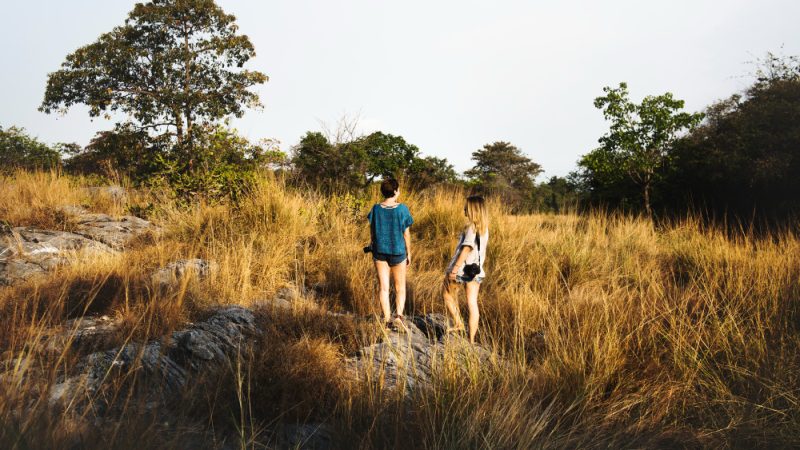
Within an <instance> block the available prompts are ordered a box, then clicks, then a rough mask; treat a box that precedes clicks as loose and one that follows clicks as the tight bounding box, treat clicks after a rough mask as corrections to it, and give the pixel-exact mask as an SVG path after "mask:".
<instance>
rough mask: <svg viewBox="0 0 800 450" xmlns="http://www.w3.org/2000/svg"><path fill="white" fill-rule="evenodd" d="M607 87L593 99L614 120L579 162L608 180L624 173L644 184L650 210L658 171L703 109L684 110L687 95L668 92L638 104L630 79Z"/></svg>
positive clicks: (640, 184) (650, 212) (643, 193)
mask: <svg viewBox="0 0 800 450" xmlns="http://www.w3.org/2000/svg"><path fill="white" fill-rule="evenodd" d="M603 92H604V93H605V95H604V96H601V97H597V98H596V99H595V101H594V105H595V107H596V108H598V109H601V110H602V111H603V116H604V117H605V118H606V120H608V121H609V122H610V123H611V125H610V128H609V131H608V133H606V134H605V135H604V136H603V137H601V138H600V139H599V141H598V142H599V143H600V147H598V148H597V149H596V150H594V151H592V152H590V153H589V154H588V155H586V156H584V157H583V158H582V160H581V162H580V165H581V166H582V167H583V168H584V169H586V170H588V171H589V172H590V173H594V174H597V175H598V176H602V177H603V178H605V179H606V180H607V181H608V182H619V181H620V179H621V178H622V177H623V174H624V175H626V176H627V177H629V178H630V179H631V180H632V181H633V182H634V183H635V184H636V186H638V188H639V189H640V192H641V195H642V201H643V205H644V209H645V212H646V213H647V214H648V215H649V216H652V206H651V198H650V197H651V191H652V188H653V184H654V183H655V181H656V177H657V175H658V173H659V171H660V170H661V169H663V168H664V166H665V165H666V164H667V163H668V159H669V156H670V149H671V148H672V145H673V143H674V142H675V140H676V138H678V136H679V134H680V133H681V132H683V131H685V130H692V129H693V128H694V127H696V126H697V125H698V124H699V123H700V122H701V121H702V119H703V114H701V113H695V114H692V113H687V112H684V111H682V110H683V107H684V102H683V100H678V99H675V98H674V97H673V95H672V94H671V93H669V92H667V93H665V94H662V95H659V96H648V97H645V98H644V99H643V100H642V102H641V103H639V104H637V103H634V102H632V101H631V100H630V97H629V94H628V85H627V84H626V83H620V84H619V86H618V87H616V88H612V87H605V88H603ZM601 181H602V180H601ZM600 184H601V185H602V184H603V183H600Z"/></svg>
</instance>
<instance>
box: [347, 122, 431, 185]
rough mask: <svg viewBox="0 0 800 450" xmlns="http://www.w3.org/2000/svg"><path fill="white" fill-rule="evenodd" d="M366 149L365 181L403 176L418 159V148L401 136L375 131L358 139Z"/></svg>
mask: <svg viewBox="0 0 800 450" xmlns="http://www.w3.org/2000/svg"><path fill="white" fill-rule="evenodd" d="M359 142H360V143H361V145H363V146H364V148H365V149H366V152H365V153H366V158H367V161H366V162H367V183H371V182H372V181H373V180H374V179H375V178H377V177H387V176H390V177H395V178H403V177H404V175H405V174H407V173H408V170H409V169H410V168H411V167H412V166H413V165H414V162H415V161H416V160H417V159H419V149H418V148H417V146H416V145H411V144H409V143H407V142H406V140H405V139H403V137H402V136H394V135H391V134H385V133H381V132H380V131H376V132H375V133H372V134H370V135H369V136H367V137H365V138H362V139H360V140H359Z"/></svg>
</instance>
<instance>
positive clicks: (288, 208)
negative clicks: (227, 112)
mask: <svg viewBox="0 0 800 450" xmlns="http://www.w3.org/2000/svg"><path fill="white" fill-rule="evenodd" d="M85 183H86V180H82V179H75V178H68V177H64V176H59V175H54V174H48V173H36V174H28V173H18V174H16V175H14V176H12V177H7V178H4V179H2V180H0V219H3V220H6V221H8V222H9V223H10V224H11V225H13V226H25V225H31V226H37V227H44V228H48V229H69V228H70V226H71V225H70V223H69V220H68V219H65V218H64V217H63V215H61V214H59V213H58V210H57V207H58V206H59V205H64V204H82V205H84V206H86V207H88V208H89V209H91V210H94V211H98V212H109V213H112V214H121V213H125V212H126V211H129V210H134V211H139V212H141V211H145V212H146V213H147V215H148V219H150V220H152V221H154V222H155V223H157V224H158V225H159V226H160V227H162V229H163V233H162V234H161V235H160V236H156V237H153V238H149V239H143V240H141V241H140V242H137V243H136V244H135V245H134V246H133V248H131V249H129V250H128V251H126V252H125V253H123V254H120V255H117V256H109V257H105V258H95V259H92V260H86V261H81V262H80V263H78V264H75V265H72V266H65V267H63V268H61V269H59V270H57V271H56V272H54V273H52V274H51V275H50V276H48V277H46V278H43V279H41V280H37V281H35V282H31V283H27V284H25V285H19V286H14V287H6V288H0V310H2V322H3V326H2V327H0V352H1V353H2V358H0V359H2V360H4V361H6V362H5V363H4V368H3V369H4V370H6V373H5V375H3V376H2V378H0V421H2V423H3V427H2V429H0V447H3V448H13V447H17V448H64V447H67V446H74V447H77V448H84V447H86V448H101V447H102V448H108V447H109V446H110V447H115V448H138V449H141V448H149V447H164V448H174V447H176V446H185V445H189V444H187V443H192V442H195V443H197V442H202V443H203V445H204V446H209V447H213V446H221V445H222V442H221V440H219V439H222V438H220V436H228V438H227V439H228V445H230V442H231V438H230V436H235V437H236V439H235V445H234V447H239V446H241V447H243V448H251V447H252V448H260V446H261V445H265V444H269V443H270V442H271V439H272V438H273V437H274V433H275V432H274V430H275V429H276V427H278V424H281V423H291V422H325V423H327V424H329V425H330V426H331V427H332V429H333V430H334V435H335V436H336V440H337V443H338V445H340V446H342V447H346V448H352V447H360V448H370V447H398V448H415V447H422V448H564V447H569V448H575V447H603V448H606V447H614V448H617V447H621V448H632V447H635V448H643V447H645V448H651V447H798V446H800V405H799V404H798V402H800V237H798V236H797V235H796V234H793V233H792V232H782V233H777V234H774V235H771V236H760V237H756V236H753V235H749V234H747V233H740V234H738V235H731V234H730V233H724V232H721V231H716V230H713V229H707V228H704V227H703V226H702V225H701V224H700V222H699V221H697V220H693V219H691V218H689V219H685V220H681V221H675V222H674V223H672V224H669V225H661V226H659V227H655V226H654V225H653V224H652V223H651V222H650V221H648V220H644V219H641V218H635V217H629V216H621V215H608V214H602V213H596V214H588V215H536V214H534V215H526V216H512V215H508V214H506V213H505V210H504V208H503V206H502V205H500V204H498V203H497V202H491V214H492V223H491V226H490V233H491V240H490V244H489V247H488V256H487V279H486V280H485V281H484V283H483V285H482V288H481V289H482V290H481V296H480V306H481V308H482V309H481V313H482V316H481V325H480V331H479V333H478V341H479V343H480V344H481V345H483V346H485V347H487V348H490V349H491V350H492V351H493V352H494V353H496V355H497V359H498V360H499V361H506V362H507V363H508V364H497V365H487V366H486V367H473V368H471V369H470V370H468V371H464V370H458V369H456V368H453V367H450V366H448V365H444V366H442V367H441V368H440V369H439V370H437V371H436V373H435V377H434V382H433V386H432V387H431V388H430V389H428V390H424V391H422V392H417V393H416V394H415V396H414V397H413V398H411V399H406V398H404V397H403V396H402V395H400V393H392V392H383V391H380V390H376V389H375V388H374V387H373V386H370V385H366V384H363V385H362V384H359V383H354V382H352V381H351V380H350V379H349V378H348V375H347V373H346V371H345V370H344V365H343V360H344V358H345V357H346V356H348V355H352V354H353V353H354V352H355V351H356V350H357V349H358V348H360V347H361V346H363V345H365V344H368V343H370V342H372V341H374V340H375V339H377V338H378V335H377V333H376V332H375V327H373V326H371V325H370V324H369V323H367V322H364V321H356V320H352V319H349V318H347V317H343V318H339V319H335V320H334V319H331V318H330V317H329V316H326V315H325V314H323V311H325V310H334V311H340V312H352V313H355V314H356V315H369V314H375V313H377V312H378V310H379V307H378V304H377V300H376V295H377V286H376V281H375V279H374V275H373V269H372V263H371V259H370V258H369V257H368V256H365V255H364V254H363V253H362V252H361V248H362V247H363V246H364V245H365V244H366V243H367V241H368V236H369V232H368V229H367V227H366V225H365V219H364V218H365V215H366V212H367V210H368V208H369V206H370V205H371V201H372V200H376V199H377V193H376V192H373V195H372V199H369V198H365V199H360V198H356V197H353V196H349V195H338V196H323V195H321V194H318V193H315V192H310V191H306V190H300V189H294V188H289V187H287V186H286V185H285V184H284V183H283V182H281V181H280V180H277V179H275V178H274V177H272V176H264V177H263V178H261V179H259V181H258V183H257V185H256V186H255V188H254V189H253V191H252V192H251V193H250V194H249V195H248V196H247V197H246V198H245V199H244V200H243V201H242V202H241V204H240V205H239V206H238V207H235V208H234V207H232V206H230V205H226V204H200V205H195V206H191V207H186V206H180V205H179V204H178V203H177V202H176V201H174V200H173V199H172V198H170V196H169V195H167V194H166V193H163V192H158V191H134V190H131V191H130V195H129V198H128V200H127V202H126V203H121V202H119V201H116V200H114V199H112V198H107V197H103V196H102V195H101V194H97V193H95V194H91V193H88V192H87V191H85V190H83V189H81V186H82V185H84V184H85ZM464 198H465V193H464V192H458V191H449V190H442V191H435V192H433V191H429V192H418V193H404V194H403V195H402V196H401V199H400V201H402V202H404V203H406V204H408V206H409V208H410V209H411V212H412V214H413V215H414V218H415V224H414V226H413V227H412V239H413V240H412V245H413V266H412V268H411V272H410V273H409V285H408V288H409V308H410V310H411V312H413V313H416V314H422V313H427V312H444V305H443V303H442V301H441V295H440V286H441V280H442V278H443V271H444V269H445V265H446V263H447V261H448V259H449V257H450V253H451V251H452V249H453V246H454V244H455V240H456V238H457V234H458V232H459V231H460V229H461V227H462V226H463V216H462V209H463V201H464ZM186 257H199V258H205V259H209V260H213V261H216V262H217V263H218V265H219V270H217V271H216V272H214V273H213V274H212V275H211V276H210V277H209V278H207V279H205V280H201V281H197V280H194V281H191V282H189V283H185V284H184V285H182V286H181V289H178V290H177V291H176V292H169V293H163V292H159V291H157V290H153V289H151V288H150V286H149V284H148V280H149V278H148V274H149V273H150V272H151V271H152V270H153V269H156V268H158V267H160V266H163V265H164V264H166V263H168V262H170V261H173V260H176V259H179V258H186ZM301 287H302V288H301ZM285 288H289V289H293V290H295V291H297V292H298V293H299V295H300V296H301V297H305V298H304V299H302V300H301V301H300V303H301V304H302V303H303V302H306V303H308V304H309V307H308V308H297V309H296V310H295V311H293V312H292V311H286V312H275V311H260V312H259V321H260V323H261V324H262V326H263V328H264V330H265V332H264V334H263V335H262V336H260V337H258V338H257V340H258V342H257V343H256V345H254V346H253V348H252V350H251V351H249V352H248V354H246V355H242V357H241V358H239V359H237V360H236V361H233V362H232V363H231V367H230V370H227V371H225V373H224V374H223V375H220V376H218V377H216V378H214V379H209V380H204V381H203V382H201V383H200V384H199V385H198V389H197V390H196V391H194V392H192V393H191V394H190V395H189V394H187V400H186V401H185V402H183V403H181V404H180V405H179V406H177V407H174V408H173V409H171V410H170V411H169V415H170V416H171V417H174V419H173V420H171V421H169V423H164V422H163V421H162V419H158V420H156V419H155V418H154V417H156V416H158V417H163V414H161V415H158V414H156V413H154V412H152V411H150V412H147V413H145V412H143V410H141V409H140V408H138V407H137V406H136V405H133V404H131V405H130V407H127V406H126V407H123V408H120V409H121V411H122V412H121V415H120V417H119V419H118V420H113V421H93V420H78V419H76V418H75V417H74V415H72V414H69V413H68V412H66V413H65V412H63V411H60V410H52V409H51V408H50V407H49V406H48V404H47V400H46V396H45V395H43V394H42V393H43V392H46V391H47V389H48V386H49V385H50V384H51V383H52V382H53V380H55V379H56V377H57V376H58V375H59V374H62V373H65V372H68V371H70V370H71V368H72V367H73V366H74V364H75V362H76V361H77V359H78V358H79V357H80V356H81V355H82V354H85V353H86V352H87V351H89V350H93V349H97V348H103V349H105V348H114V347H115V346H118V345H120V344H122V343H125V342H129V341H142V340H145V339H153V338H156V337H161V336H164V335H166V334H167V333H169V332H170V331H172V330H175V329H178V328H180V327H181V326H183V325H184V324H185V323H187V322H188V321H194V320H199V319H202V318H203V317H205V315H207V314H208V311H209V310H210V309H211V308H213V307H214V306H217V305H225V304H241V305H244V306H250V305H253V304H254V302H255V301H257V300H259V299H265V298H270V297H271V296H274V295H275V294H276V293H277V292H278V291H279V290H281V289H285ZM306 288H307V289H309V290H313V292H315V293H316V294H315V295H314V296H313V297H312V296H311V295H310V294H307V293H306V292H307V289H306ZM317 305H318V306H321V308H318V307H317ZM462 306H463V304H462ZM462 309H463V310H465V309H466V308H462ZM89 313H91V314H105V315H108V316H110V317H112V318H114V319H115V320H117V321H119V322H120V323H121V324H122V325H121V326H120V328H119V329H118V330H117V331H116V332H115V333H114V334H113V335H111V336H109V337H107V338H106V339H105V340H103V341H102V342H99V343H96V344H95V348H93V349H85V348H84V349H72V350H68V351H64V352H62V353H60V354H55V355H54V354H52V352H48V350H47V345H46V343H47V339H46V336H47V333H48V330H50V329H51V328H52V327H53V326H55V325H57V324H61V323H63V322H64V321H65V320H67V319H69V318H74V317H77V316H80V315H83V314H89ZM542 333H543V334H544V341H542V339H541V335H542ZM23 362H24V363H23ZM124 399H125V396H124V395H121V396H120V402H124ZM86 417H88V416H86ZM215 439H217V440H215ZM74 447H73V448H74Z"/></svg>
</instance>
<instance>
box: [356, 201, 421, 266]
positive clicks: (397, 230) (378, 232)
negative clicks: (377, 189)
mask: <svg viewBox="0 0 800 450" xmlns="http://www.w3.org/2000/svg"><path fill="white" fill-rule="evenodd" d="M367 220H369V226H370V228H371V230H372V236H373V239H374V241H373V242H372V246H373V248H372V251H373V253H385V254H387V255H405V254H406V241H405V240H404V239H403V232H405V231H406V228H408V227H410V226H411V224H412V223H414V219H413V218H412V217H411V211H409V210H408V206H406V205H404V204H402V203H400V204H398V205H397V206H394V207H391V208H387V207H384V206H381V205H380V204H376V205H375V206H373V207H372V210H371V211H370V212H369V214H367Z"/></svg>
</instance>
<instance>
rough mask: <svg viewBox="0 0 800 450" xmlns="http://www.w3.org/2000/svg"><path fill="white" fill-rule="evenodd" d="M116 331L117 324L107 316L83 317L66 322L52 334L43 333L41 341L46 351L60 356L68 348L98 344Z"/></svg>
mask: <svg viewBox="0 0 800 450" xmlns="http://www.w3.org/2000/svg"><path fill="white" fill-rule="evenodd" d="M118 329H119V323H118V322H116V321H114V320H113V319H112V318H110V317H108V316H85V317H80V318H77V319H70V320H68V321H66V322H65V323H64V325H62V326H61V327H59V328H58V329H56V330H55V332H54V333H45V334H44V335H43V336H42V339H43V340H44V341H45V342H44V348H45V349H46V350H47V351H49V352H51V353H54V354H61V353H62V352H63V351H64V350H65V349H66V348H68V347H79V346H83V345H91V344H92V343H94V342H98V341H100V340H102V339H103V338H105V337H108V336H110V335H111V334H113V333H114V332H115V331H117V330H118Z"/></svg>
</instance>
